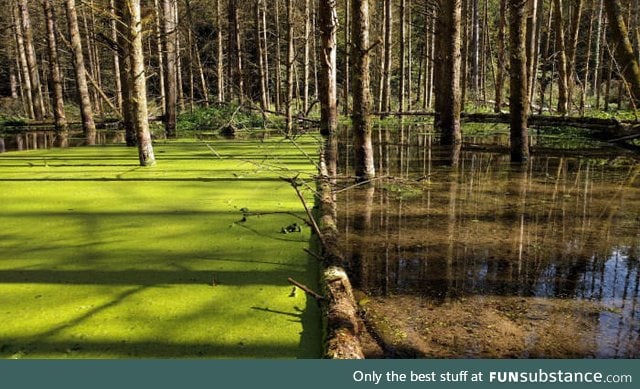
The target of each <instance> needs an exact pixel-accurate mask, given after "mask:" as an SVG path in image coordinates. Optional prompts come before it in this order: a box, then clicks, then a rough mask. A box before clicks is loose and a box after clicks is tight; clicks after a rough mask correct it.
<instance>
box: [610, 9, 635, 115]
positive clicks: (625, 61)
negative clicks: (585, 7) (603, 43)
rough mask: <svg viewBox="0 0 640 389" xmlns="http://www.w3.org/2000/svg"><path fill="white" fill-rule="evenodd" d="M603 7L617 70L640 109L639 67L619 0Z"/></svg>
mask: <svg viewBox="0 0 640 389" xmlns="http://www.w3.org/2000/svg"><path fill="white" fill-rule="evenodd" d="M605 5H606V10H607V17H608V19H609V25H610V28H611V37H612V39H613V42H614V46H615V48H616V61H617V63H618V68H619V69H620V73H622V75H623V77H624V80H625V81H626V82H627V86H628V88H629V91H630V94H631V97H632V100H633V102H634V105H635V107H636V108H638V107H640V67H639V65H638V59H637V58H636V57H635V55H634V53H633V47H632V46H631V41H630V40H629V33H628V31H627V26H626V24H625V22H624V18H623V15H622V9H621V7H620V0H609V1H606V2H605Z"/></svg>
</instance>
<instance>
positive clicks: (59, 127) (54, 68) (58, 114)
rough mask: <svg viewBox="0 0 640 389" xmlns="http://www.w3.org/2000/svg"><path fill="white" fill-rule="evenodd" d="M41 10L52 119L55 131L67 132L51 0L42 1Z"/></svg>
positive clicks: (54, 19)
mask: <svg viewBox="0 0 640 389" xmlns="http://www.w3.org/2000/svg"><path fill="white" fill-rule="evenodd" d="M42 8H43V9H44V15H45V19H46V24H47V48H48V51H49V73H51V84H52V85H53V104H52V105H53V117H54V120H55V126H56V131H58V132H60V131H66V130H67V118H66V115H65V112H64V95H63V91H62V77H61V75H60V68H59V63H58V47H57V46H58V45H57V42H56V33H57V30H56V18H55V13H54V10H53V5H52V4H51V0H42Z"/></svg>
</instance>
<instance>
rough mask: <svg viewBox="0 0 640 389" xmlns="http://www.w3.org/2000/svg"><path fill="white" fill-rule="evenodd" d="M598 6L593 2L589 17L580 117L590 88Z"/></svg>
mask: <svg viewBox="0 0 640 389" xmlns="http://www.w3.org/2000/svg"><path fill="white" fill-rule="evenodd" d="M595 4H596V0H592V1H591V16H590V17H589V33H588V34H587V35H588V37H589V38H588V41H587V54H586V58H585V64H584V66H585V69H584V79H583V81H582V86H581V88H580V89H581V91H580V115H584V110H585V99H586V94H587V88H588V86H589V70H590V69H589V68H590V66H591V48H592V46H593V20H594V19H595V15H596V13H595V12H594V9H593V8H594V6H595Z"/></svg>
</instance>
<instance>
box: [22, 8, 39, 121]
mask: <svg viewBox="0 0 640 389" xmlns="http://www.w3.org/2000/svg"><path fill="white" fill-rule="evenodd" d="M18 7H19V8H20V16H21V17H20V21H21V22H22V34H23V38H24V41H23V42H24V51H25V54H26V59H27V68H28V69H29V79H30V81H31V98H32V101H33V113H34V115H35V119H36V120H43V119H44V115H45V109H44V99H43V97H42V87H41V85H40V75H39V74H38V64H37V61H36V52H35V49H34V48H33V33H32V31H31V17H30V16H29V6H28V3H27V0H18Z"/></svg>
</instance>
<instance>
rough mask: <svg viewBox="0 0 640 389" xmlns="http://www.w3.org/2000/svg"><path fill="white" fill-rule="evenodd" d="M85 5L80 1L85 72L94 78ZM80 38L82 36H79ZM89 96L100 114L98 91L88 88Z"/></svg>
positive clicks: (94, 72) (94, 110)
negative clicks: (84, 49)
mask: <svg viewBox="0 0 640 389" xmlns="http://www.w3.org/2000/svg"><path fill="white" fill-rule="evenodd" d="M84 9H85V6H84V3H83V2H81V7H80V16H82V25H83V26H84V38H85V39H84V41H85V42H86V44H85V48H86V54H87V55H86V57H85V58H86V62H85V63H86V65H87V72H88V73H89V74H90V75H91V78H93V79H94V80H95V79H96V74H97V73H96V70H95V65H94V60H93V59H94V56H93V44H92V42H93V39H92V38H91V33H90V32H89V31H90V28H89V24H88V23H87V14H86V12H85V10H84ZM81 39H82V38H81ZM90 93H91V94H90V95H89V96H90V97H91V100H92V102H93V112H94V113H95V114H98V115H100V113H101V112H102V109H101V107H100V97H99V96H98V92H97V91H96V90H95V89H91V90H90Z"/></svg>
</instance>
